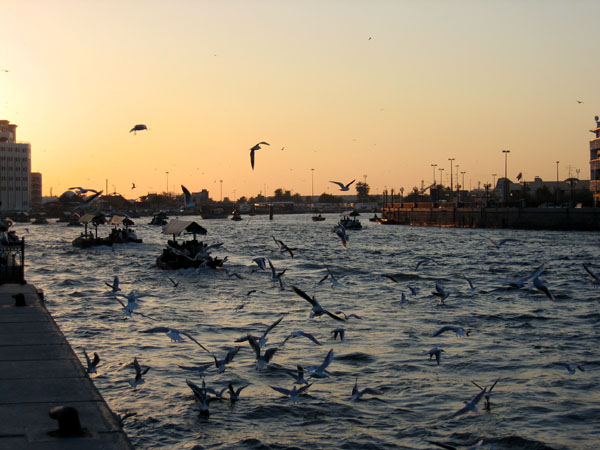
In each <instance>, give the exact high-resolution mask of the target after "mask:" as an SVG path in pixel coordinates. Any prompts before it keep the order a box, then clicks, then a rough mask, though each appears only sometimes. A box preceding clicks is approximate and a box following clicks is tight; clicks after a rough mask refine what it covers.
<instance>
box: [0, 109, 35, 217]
mask: <svg viewBox="0 0 600 450" xmlns="http://www.w3.org/2000/svg"><path fill="white" fill-rule="evenodd" d="M30 173H31V145H29V144H27V143H18V142H17V125H15V124H11V123H10V122H9V121H8V120H0V202H1V203H0V211H28V210H29V209H30V206H31V203H30V202H31V201H30V191H29V184H30Z"/></svg>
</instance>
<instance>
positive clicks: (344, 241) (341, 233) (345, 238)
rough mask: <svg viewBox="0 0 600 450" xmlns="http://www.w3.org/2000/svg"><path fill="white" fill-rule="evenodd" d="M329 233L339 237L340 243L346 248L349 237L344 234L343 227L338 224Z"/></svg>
mask: <svg viewBox="0 0 600 450" xmlns="http://www.w3.org/2000/svg"><path fill="white" fill-rule="evenodd" d="M331 232H332V233H335V234H337V237H339V238H340V241H342V245H343V246H344V247H346V248H348V241H349V240H350V237H349V236H348V234H347V233H346V228H344V225H342V224H341V223H338V224H337V225H336V226H335V227H333V228H332V229H331Z"/></svg>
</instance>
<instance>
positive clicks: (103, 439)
mask: <svg viewBox="0 0 600 450" xmlns="http://www.w3.org/2000/svg"><path fill="white" fill-rule="evenodd" d="M16 294H23V296H24V300H25V303H26V306H16V305H15V300H16V299H15V297H14V296H15V295H16ZM60 406H64V407H71V408H74V409H75V410H76V411H77V413H78V416H79V422H80V425H81V430H80V431H79V432H77V433H71V435H68V434H69V433H65V432H64V430H65V429H64V428H63V432H62V433H60V432H59V422H58V421H57V420H55V419H53V418H51V417H50V414H49V411H50V410H51V409H52V408H56V407H60ZM132 448H133V446H132V445H131V442H130V441H129V439H128V437H127V435H126V434H125V433H124V432H123V430H122V428H121V425H120V424H119V419H118V418H117V417H116V416H115V415H114V414H113V413H112V412H111V410H110V408H109V407H108V405H107V404H106V402H105V401H104V399H103V398H102V396H101V395H100V393H99V392H98V390H97V389H96V387H95V386H94V384H93V382H92V380H91V379H90V377H89V376H88V374H87V372H86V370H85V369H84V367H83V366H82V364H81V362H80V361H79V359H78V358H77V356H76V355H75V353H74V351H73V349H72V348H71V346H70V345H69V343H68V342H67V340H66V339H65V336H64V335H63V333H62V332H61V330H60V328H59V327H58V325H57V324H56V322H55V321H54V319H53V318H52V316H51V315H50V313H49V312H48V310H47V309H46V306H45V305H44V302H43V294H42V293H41V291H38V290H37V289H36V288H35V286H33V285H31V284H27V283H24V284H17V283H15V284H1V285H0V449H11V450H20V449H34V450H38V449H39V450H51V449H57V450H58V449H60V450H69V449H73V450H75V449H77V450H80V449H86V450H95V449H118V450H119V449H132Z"/></svg>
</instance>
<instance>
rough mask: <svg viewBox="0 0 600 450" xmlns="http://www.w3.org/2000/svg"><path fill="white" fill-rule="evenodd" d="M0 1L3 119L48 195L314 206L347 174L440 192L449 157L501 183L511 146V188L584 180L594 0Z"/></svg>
mask: <svg viewBox="0 0 600 450" xmlns="http://www.w3.org/2000/svg"><path fill="white" fill-rule="evenodd" d="M1 8H2V15H3V24H2V27H0V41H1V42H2V45H1V46H0V69H3V70H8V72H6V71H3V70H0V119H5V120H9V121H10V122H12V123H15V124H17V125H18V128H17V140H18V141H21V142H29V143H31V150H32V171H35V172H41V173H42V176H43V195H50V192H51V190H52V193H53V194H54V195H60V194H61V193H62V192H64V191H65V190H66V189H68V188H69V187H71V186H83V187H86V188H94V189H103V190H104V189H106V186H107V185H108V190H109V191H110V192H113V191H116V192H119V193H121V194H122V195H123V196H125V197H126V198H137V197H139V196H142V195H146V194H147V193H153V192H158V193H160V192H163V191H166V190H167V189H168V191H170V192H175V193H178V194H179V193H181V189H180V185H181V184H183V185H185V186H186V187H187V188H188V189H189V190H190V191H192V192H199V191H200V190H202V189H207V190H208V191H209V193H210V196H211V197H212V198H213V199H216V200H219V199H220V197H221V195H222V196H223V197H226V196H227V197H229V198H232V199H233V198H238V197H240V196H242V195H244V196H254V195H257V194H259V193H264V192H266V193H267V194H268V195H272V193H273V191H274V190H275V189H277V188H282V189H284V190H291V191H292V192H293V193H300V194H302V195H310V194H311V193H313V192H314V194H315V195H319V194H321V193H323V192H327V193H330V194H335V193H337V192H338V188H337V187H336V186H335V185H334V184H332V183H330V182H329V181H331V180H333V181H341V182H344V183H348V182H350V181H351V180H353V179H356V180H357V181H365V179H366V181H367V183H368V184H369V185H370V187H371V193H373V194H376V193H381V192H382V191H383V190H384V189H386V188H387V189H392V188H394V189H395V190H396V191H397V190H399V189H400V188H404V190H405V191H410V190H412V188H413V187H415V186H417V187H421V186H422V184H423V185H424V186H428V185H430V184H431V183H432V182H433V172H434V171H435V176H436V181H437V182H438V183H439V182H440V176H441V177H442V181H443V183H444V184H445V185H448V184H449V181H450V180H449V178H450V165H451V162H450V161H449V158H454V161H453V163H452V164H453V167H454V166H455V165H458V166H459V167H458V169H457V168H456V167H454V170H453V173H454V177H453V178H454V180H453V181H454V183H456V174H457V173H459V172H465V174H464V179H465V182H464V184H465V187H467V188H469V187H470V188H476V187H477V186H478V183H481V185H483V184H484V183H491V182H492V180H493V176H492V174H497V177H498V176H503V175H504V163H505V159H504V157H505V154H504V153H502V150H510V153H509V154H508V156H507V166H508V171H507V174H508V177H509V178H511V179H513V180H514V179H515V177H516V175H517V174H518V173H519V172H522V173H523V175H524V178H525V179H526V180H531V179H533V177H534V176H540V177H541V178H542V179H544V180H555V179H556V169H557V164H556V161H559V164H558V169H559V178H560V179H565V178H567V177H568V176H569V175H572V176H576V175H577V174H576V170H577V169H579V170H580V178H581V179H589V173H590V171H589V140H590V139H591V138H592V134H591V133H589V130H590V129H592V128H594V127H595V122H594V116H595V115H600V90H599V89H598V73H599V72H600V71H599V70H598V69H599V66H600V63H599V60H598V57H597V51H598V43H599V42H598V36H597V32H596V30H597V22H598V17H600V2H598V1H597V0H593V1H586V0H579V1H577V2H572V1H555V0H545V1H536V0H528V1H522V0H514V1H513V0H504V1H491V0H490V1H482V0H473V1H467V0H455V1H437V0H414V1H408V0H407V1H403V0H389V1H384V0H379V1H378V0H368V1H367V0H361V1H359V0H343V1H342V0H318V1H312V0H302V1H300V0H298V1H292V0H290V1H280V0H272V1H270V0H253V1H248V0H239V1H227V0H223V1H214V0H212V1H203V0H195V1H191V0H189V1H188V0H176V1H167V0H163V1H155V0H154V1H153V0H139V1H137V0H129V1H128V0H118V1H117V0H102V1H92V0H89V1H81V0H53V1H52V2H48V1H46V0H40V1H34V0H20V1H18V2H2V5H1ZM578 101H580V102H583V103H578ZM136 124H145V125H147V127H148V130H147V131H141V132H138V133H136V135H134V134H133V133H130V132H129V130H130V129H131V128H132V127H133V126H134V125H136ZM260 141H266V142H268V143H269V144H270V145H269V146H266V145H264V146H262V148H261V149H260V150H259V151H257V152H256V155H255V157H256V163H255V168H254V170H252V169H251V167H250V157H249V149H250V148H251V147H252V146H254V145H255V144H256V143H258V142H260ZM432 164H437V166H436V167H432V166H431V165H432ZM440 168H443V169H444V171H443V172H440V171H439V170H437V169H440ZM312 169H314V170H312ZM167 172H168V174H167ZM459 175H460V182H461V183H462V176H463V175H462V174H459ZM497 177H496V178H497ZM107 180H108V181H107ZM220 180H222V182H221V181H220ZM132 183H135V186H136V188H135V189H132V188H131V187H132ZM221 189H222V193H221ZM353 191H354V189H351V192H353Z"/></svg>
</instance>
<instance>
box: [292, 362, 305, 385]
mask: <svg viewBox="0 0 600 450" xmlns="http://www.w3.org/2000/svg"><path fill="white" fill-rule="evenodd" d="M287 374H288V375H289V376H291V377H292V378H293V379H294V384H308V381H306V380H305V379H304V369H303V368H302V366H301V365H297V366H296V373H294V372H287Z"/></svg>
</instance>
